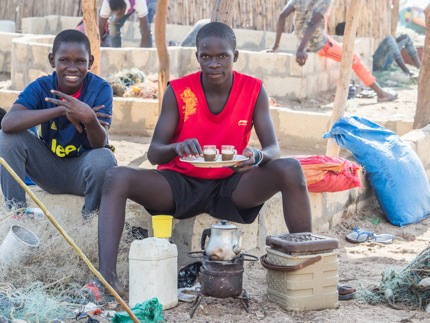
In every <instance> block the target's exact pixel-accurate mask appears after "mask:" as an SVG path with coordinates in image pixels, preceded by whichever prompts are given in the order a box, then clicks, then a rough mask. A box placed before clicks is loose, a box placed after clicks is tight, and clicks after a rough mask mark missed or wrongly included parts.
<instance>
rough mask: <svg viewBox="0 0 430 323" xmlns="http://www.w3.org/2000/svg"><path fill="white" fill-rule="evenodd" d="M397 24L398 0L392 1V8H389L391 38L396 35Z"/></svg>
mask: <svg viewBox="0 0 430 323" xmlns="http://www.w3.org/2000/svg"><path fill="white" fill-rule="evenodd" d="M398 23H399V0H393V7H392V8H391V35H393V36H395V35H396V31H397V24H398Z"/></svg>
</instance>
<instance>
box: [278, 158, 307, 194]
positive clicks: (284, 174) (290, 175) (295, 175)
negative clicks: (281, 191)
mask: <svg viewBox="0 0 430 323" xmlns="http://www.w3.org/2000/svg"><path fill="white" fill-rule="evenodd" d="M273 168H274V169H275V175H276V177H277V178H282V179H283V180H284V182H286V183H289V184H291V185H296V186H298V187H302V186H306V180H305V176H304V173H303V169H302V166H301V164H300V162H299V161H298V160H297V159H295V158H291V157H287V158H279V159H276V160H274V161H273Z"/></svg>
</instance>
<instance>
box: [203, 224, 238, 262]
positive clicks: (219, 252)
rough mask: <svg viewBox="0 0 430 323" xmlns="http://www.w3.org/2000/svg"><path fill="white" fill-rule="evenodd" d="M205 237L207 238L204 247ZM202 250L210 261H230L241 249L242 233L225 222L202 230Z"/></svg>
mask: <svg viewBox="0 0 430 323" xmlns="http://www.w3.org/2000/svg"><path fill="white" fill-rule="evenodd" d="M206 237H209V241H208V243H207V246H206V247H205V242H206ZM201 247H202V250H204V251H205V254H206V256H207V257H209V259H212V260H232V259H234V258H236V257H238V256H239V253H240V251H241V249H242V232H241V231H239V229H238V228H237V227H236V226H235V225H233V224H228V223H227V221H226V220H222V221H221V223H217V224H214V225H213V226H212V227H210V228H208V229H205V230H203V233H202V241H201Z"/></svg>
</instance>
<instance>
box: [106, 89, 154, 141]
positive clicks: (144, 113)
mask: <svg viewBox="0 0 430 323" xmlns="http://www.w3.org/2000/svg"><path fill="white" fill-rule="evenodd" d="M113 105H114V106H113V116H112V127H111V129H110V131H111V132H112V133H118V134H134V135H145V136H151V135H152V132H153V130H154V128H155V124H156V122H157V119H158V100H144V99H138V98H117V97H115V98H114V104H113Z"/></svg>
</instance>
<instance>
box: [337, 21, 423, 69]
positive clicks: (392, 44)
mask: <svg viewBox="0 0 430 323" xmlns="http://www.w3.org/2000/svg"><path fill="white" fill-rule="evenodd" d="M344 32H345V22H340V23H338V24H337V25H336V35H337V36H343V34H344ZM403 48H404V49H405V50H406V53H407V55H408V56H409V57H410V59H411V60H412V62H413V64H414V66H415V67H416V68H418V69H420V67H421V60H420V58H419V57H418V53H417V48H416V47H415V44H414V42H413V41H412V39H411V37H409V35H406V34H401V35H399V36H398V37H397V38H394V37H393V36H387V37H385V38H384V39H383V40H382V41H381V43H380V44H379V46H378V48H377V49H376V50H375V53H374V54H373V72H382V71H387V70H389V69H390V67H391V66H392V65H393V63H394V62H396V63H397V65H398V66H399V67H400V68H401V70H402V71H403V73H405V74H406V75H407V76H414V74H413V73H412V72H411V71H410V70H409V68H408V67H407V66H406V63H405V61H404V59H403V57H402V54H401V51H402V49H403Z"/></svg>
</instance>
